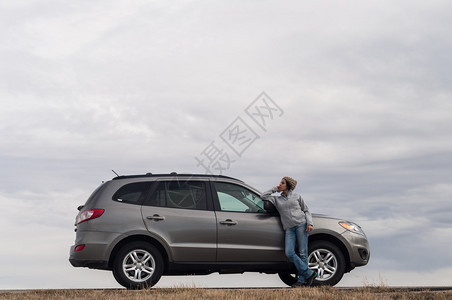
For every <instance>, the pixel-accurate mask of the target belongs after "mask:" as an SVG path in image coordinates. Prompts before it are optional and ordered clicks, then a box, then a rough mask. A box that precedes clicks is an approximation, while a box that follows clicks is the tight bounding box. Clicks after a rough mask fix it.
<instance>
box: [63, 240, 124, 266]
mask: <svg viewBox="0 0 452 300" xmlns="http://www.w3.org/2000/svg"><path fill="white" fill-rule="evenodd" d="M118 236H120V234H118V233H107V232H98V231H78V232H77V237H76V241H75V244H74V245H72V246H71V248H70V250H69V262H70V263H71V265H72V266H74V267H87V268H92V269H109V266H108V265H109V259H110V254H111V247H112V245H113V244H114V243H113V242H114V240H115V239H116V238H118ZM81 245H84V248H83V250H80V251H75V249H76V248H77V247H78V246H81Z"/></svg>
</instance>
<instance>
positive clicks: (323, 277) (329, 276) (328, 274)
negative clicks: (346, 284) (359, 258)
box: [278, 241, 345, 286]
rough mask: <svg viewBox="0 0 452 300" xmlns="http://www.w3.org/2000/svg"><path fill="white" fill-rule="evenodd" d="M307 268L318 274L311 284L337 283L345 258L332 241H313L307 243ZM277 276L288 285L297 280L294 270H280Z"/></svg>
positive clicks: (342, 270) (341, 274) (343, 267)
mask: <svg viewBox="0 0 452 300" xmlns="http://www.w3.org/2000/svg"><path fill="white" fill-rule="evenodd" d="M308 246H309V256H308V262H309V268H310V269H311V270H313V271H317V273H318V276H317V278H316V279H315V280H314V283H313V285H330V286H334V285H335V284H337V283H338V282H339V281H340V280H341V279H342V276H343V275H344V270H345V259H344V255H343V254H342V251H341V250H339V248H338V247H337V246H336V245H334V244H333V243H330V242H327V241H314V242H312V243H310V244H309V245H308ZM278 276H279V278H280V279H281V280H282V281H283V282H284V283H285V284H287V285H288V286H292V285H293V284H295V283H296V282H297V281H298V274H297V273H296V272H280V273H278Z"/></svg>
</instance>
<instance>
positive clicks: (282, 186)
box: [279, 178, 287, 191]
mask: <svg viewBox="0 0 452 300" xmlns="http://www.w3.org/2000/svg"><path fill="white" fill-rule="evenodd" d="M279 189H280V190H281V191H285V190H287V183H286V180H285V179H284V178H283V179H281V182H280V183H279Z"/></svg>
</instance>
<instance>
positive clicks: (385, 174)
mask: <svg viewBox="0 0 452 300" xmlns="http://www.w3.org/2000/svg"><path fill="white" fill-rule="evenodd" d="M0 6H1V8H2V9H1V10H0V25H1V26H0V37H1V38H2V45H1V46H0V63H1V65H2V68H1V70H0V104H1V106H2V108H1V110H0V119H1V120H2V121H1V122H0V135H1V137H2V139H1V140H0V167H1V169H2V173H3V177H2V181H1V182H0V191H1V192H0V200H1V203H2V206H3V209H2V212H1V213H2V218H1V220H0V224H1V226H2V228H6V229H8V230H6V232H7V233H5V234H6V235H7V238H8V240H9V241H11V243H10V244H11V245H19V246H18V247H16V248H14V247H13V246H11V247H10V248H6V247H5V248H3V250H2V251H4V252H1V253H0V254H2V255H4V254H5V253H7V254H8V255H11V253H13V252H14V251H15V250H16V249H17V251H18V252H20V253H22V254H24V255H26V259H25V262H26V263H27V264H36V265H37V266H40V270H45V269H46V268H47V269H48V270H51V271H52V272H57V270H64V271H65V272H66V273H69V274H70V275H68V278H71V279H74V280H76V281H77V283H76V284H74V285H75V286H83V285H85V284H86V285H88V284H92V285H90V286H96V284H95V283H91V282H90V280H91V279H92V278H99V282H102V283H101V284H100V285H103V284H105V285H106V286H111V285H113V286H116V283H115V282H114V281H112V279H111V276H110V274H108V273H105V272H100V273H97V272H96V271H92V270H79V269H73V268H69V269H68V263H67V261H66V256H67V250H64V249H66V247H68V246H69V245H68V244H70V243H72V241H73V237H74V235H73V232H72V222H73V218H74V217H75V214H76V210H75V208H76V206H78V205H80V204H82V203H83V202H84V201H85V199H86V198H87V197H88V196H89V194H90V193H91V191H92V190H94V188H95V187H96V186H97V185H98V184H100V182H101V181H102V180H106V179H109V178H111V177H112V176H113V173H112V172H111V171H110V170H111V169H115V170H116V171H118V172H119V173H121V174H127V173H144V172H149V171H150V172H154V173H158V172H170V171H178V172H182V171H186V172H201V171H202V169H200V168H199V167H197V166H196V161H195V159H194V157H195V156H196V155H198V154H199V153H200V152H201V151H202V150H203V149H205V147H207V146H208V144H209V143H210V142H212V141H214V140H219V135H220V133H221V132H222V131H223V130H224V129H225V128H226V127H227V126H228V125H229V124H231V122H232V121H233V120H234V119H235V118H236V117H237V116H239V115H243V114H244V109H245V108H246V107H247V106H248V104H249V103H251V101H253V100H254V99H255V98H256V97H257V96H258V95H259V94H260V92H262V90H265V92H266V93H267V94H268V95H269V96H270V97H271V98H272V99H273V100H275V101H276V102H277V103H278V105H280V106H281V108H282V109H283V110H284V115H283V116H282V118H280V119H277V120H274V121H273V122H272V123H271V124H270V125H271V126H269V128H268V131H267V132H263V131H259V135H260V137H261V138H260V139H258V140H257V141H256V142H255V143H254V144H253V145H251V147H250V148H249V150H247V151H246V153H244V155H243V157H234V158H233V159H235V160H236V161H235V162H234V164H232V165H231V168H230V170H228V171H227V172H226V173H227V174H228V175H232V176H235V177H239V178H241V179H244V180H245V181H247V182H249V183H250V184H252V185H254V186H256V187H257V188H259V189H262V190H264V189H267V188H270V187H271V186H273V185H274V184H276V183H277V181H278V180H279V179H280V177H281V176H284V175H286V174H288V175H292V176H293V177H295V178H299V179H300V186H299V187H298V191H299V192H301V193H302V194H303V195H304V196H305V198H306V200H307V202H308V204H309V206H310V207H311V209H312V210H313V211H315V212H321V213H328V214H331V215H334V216H340V217H344V218H350V219H352V220H354V221H357V222H358V223H359V224H361V225H362V226H363V228H364V229H365V231H366V233H367V234H368V236H369V239H370V241H371V247H372V248H373V249H374V251H373V256H372V259H371V264H370V265H369V266H368V267H364V268H359V269H357V270H355V271H353V272H352V273H351V274H348V275H346V277H345V278H344V280H345V281H344V282H346V284H353V285H359V284H361V283H362V280H363V279H362V278H356V276H355V274H364V275H365V274H367V273H366V272H367V270H369V278H372V279H371V280H376V279H374V278H377V277H378V276H377V273H380V272H381V274H382V276H383V277H385V276H388V278H389V279H388V280H389V281H390V282H389V284H390V285H393V284H394V285H397V284H399V283H400V284H402V283H405V284H410V283H413V284H415V283H416V282H421V283H422V284H424V283H425V282H426V281H425V280H424V279H423V278H422V277H420V276H414V275H413V274H414V272H415V270H413V269H409V268H416V264H412V263H411V262H412V261H411V260H410V259H409V258H410V257H411V258H412V259H417V260H420V261H425V262H426V264H428V263H429V262H431V265H432V266H433V267H432V268H431V269H430V271H429V272H431V274H435V275H441V274H443V273H442V272H443V271H439V269H440V262H439V261H438V260H437V259H434V258H432V257H431V256H428V254H427V253H426V251H424V252H423V253H421V252H419V253H415V252H413V251H412V248H413V247H414V246H413V245H415V244H416V243H421V246H422V249H424V250H426V249H427V247H428V245H430V244H432V243H437V244H440V245H441V246H442V247H443V248H450V247H449V246H450V245H449V242H448V241H447V239H444V236H447V235H448V234H449V235H450V228H451V225H450V224H451V223H450V220H449V219H450V218H449V217H448V215H447V212H448V211H450V208H451V207H450V203H451V201H450V200H451V199H450V195H451V191H452V188H451V185H450V184H449V182H451V179H452V178H451V174H450V166H451V161H452V160H451V151H450V149H452V144H451V143H452V142H451V141H452V138H451V132H452V130H451V129H452V123H451V120H450V111H451V109H452V107H451V105H452V104H451V102H450V101H449V100H450V98H451V94H452V90H451V89H450V84H449V83H450V78H451V73H450V70H452V68H451V65H450V59H449V52H450V46H451V42H450V39H447V38H444V37H447V36H450V26H448V24H449V19H450V18H449V14H450V13H449V12H450V11H451V7H450V4H449V3H447V2H446V1H433V2H432V1H430V2H429V3H426V2H422V1H414V2H413V1H409V2H408V1H405V2H404V1H402V2H398V3H393V2H391V1H380V2H378V3H377V2H375V3H371V2H366V3H363V2H359V1H352V2H350V3H348V4H347V5H343V4H337V3H334V2H332V1H327V2H320V3H317V2H316V3H310V4H306V3H300V2H296V1H291V2H285V3H281V2H275V1H269V2H265V3H259V5H256V3H254V2H253V1H245V2H243V1H242V2H240V3H231V2H216V3H215V4H213V3H210V2H207V1H181V2H175V3H171V4H168V3H164V2H163V1H153V2H148V1H135V2H133V3H127V4H125V2H122V1H101V2H97V3H91V2H80V1H79V2H76V3H75V2H74V3H60V2H58V1H34V2H33V1H14V2H4V3H2V4H0ZM248 121H250V120H248ZM221 145H222V147H224V149H225V150H227V149H228V148H227V145H225V144H224V143H223V144H221ZM63 224H65V225H63ZM420 224H421V225H420ZM428 226H432V227H433V229H431V228H430V227H428ZM418 231H421V232H422V233H423V234H424V236H423V237H422V238H419V239H418V238H417V237H416V234H417V232H418ZM43 233H44V234H47V237H46V238H44V239H40V238H39V237H40V236H42V235H43ZM24 236H25V237H26V239H25V238H23V237H24ZM372 243H373V244H372ZM394 244H397V246H398V247H399V248H400V249H402V250H405V251H406V253H409V254H410V255H402V257H403V258H404V259H400V256H399V255H400V253H398V252H397V251H396V250H398V249H392V248H391V247H390V246H391V245H394ZM38 248H39V249H41V250H45V251H42V252H39V251H38V252H37V251H35V250H37V249H38ZM52 249H54V250H55V251H57V252H58V253H59V254H58V258H57V259H56V260H53V261H52V262H50V263H49V261H50V260H51V257H50V256H49V255H50V254H48V253H56V252H52V251H53V250H52ZM28 251H30V252H28ZM63 252H64V253H63ZM435 253H436V252H435ZM34 258H36V259H34ZM40 261H43V262H45V263H46V264H44V263H43V265H45V266H43V265H40ZM63 261H64V262H63ZM449 261H450V260H449ZM379 264H381V265H384V266H386V267H388V268H389V269H388V270H385V272H382V271H381V269H380V268H379V267H377V266H378V265H379ZM410 264H411V267H409V265H410ZM374 266H375V267H374ZM398 267H404V268H406V272H405V273H403V272H400V273H398V272H397V271H395V270H394V269H396V268H398ZM60 268H61V269H60ZM391 268H393V269H391ZM435 268H436V269H435ZM442 268H444V269H448V268H449V267H448V266H447V265H446V266H443V267H442ZM408 269H409V270H408ZM14 270H15V269H14V266H12V265H8V266H7V267H5V268H4V269H3V271H0V272H1V273H0V277H1V278H2V282H3V278H15V282H24V284H27V282H31V281H33V280H34V282H38V283H37V284H36V285H35V287H37V288H38V287H65V285H66V286H70V285H71V283H68V282H65V281H63V280H62V281H59V282H58V283H55V284H54V285H49V286H47V285H46V283H45V282H43V281H42V282H41V281H36V279H33V278H32V279H31V277H36V276H35V275H36V274H34V273H33V274H32V273H30V274H32V275H33V276H31V277H30V276H29V277H27V278H24V277H21V278H23V281H18V280H16V279H17V278H18V277H13V276H12V275H11V274H16V273H15V272H16V271H14ZM72 272H73V273H72ZM92 272H95V273H92ZM360 272H363V273H360ZM80 274H83V275H80ZM88 274H93V275H88ZM94 274H96V275H94ZM97 274H102V275H97ZM105 274H107V275H105ZM387 274H389V275H387ZM349 275H350V276H352V277H350V276H349ZM14 276H19V277H20V276H22V275H21V274H16V275H14ZM79 276H80V277H82V278H80V277H79ZM91 276H92V277H91ZM357 276H361V275H357ZM376 276H377V277H376ZM396 276H400V278H406V280H402V279H400V280H398V279H397V278H398V277H396ZM41 277H42V278H45V276H41ZM84 278H87V280H84ZM216 278H217V277H215V276H210V277H209V278H208V279H205V281H204V282H206V283H205V284H208V285H210V284H213V285H214V284H215V280H217V279H216ZM221 278H223V277H221ZM232 278H233V277H231V279H230V280H231V282H232V281H233V280H234V279H232ZM240 278H241V277H240ZM348 278H352V279H350V280H349V279H348ZM68 280H70V279H68ZM93 280H97V279H93ZM259 280H260V279H259ZM4 282H7V281H4ZM201 282H202V281H201ZM432 284H433V283H432ZM40 285H41V286H40ZM201 285H203V283H201ZM8 287H10V288H21V287H23V286H20V285H16V284H14V283H13V282H12V281H11V280H9V281H8V284H7V286H5V287H4V288H8Z"/></svg>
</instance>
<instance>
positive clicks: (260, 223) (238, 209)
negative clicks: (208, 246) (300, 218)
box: [213, 182, 287, 262]
mask: <svg viewBox="0 0 452 300" xmlns="http://www.w3.org/2000/svg"><path fill="white" fill-rule="evenodd" d="M213 188H214V193H213V194H214V202H215V213H216V215H217V222H218V224H217V225H218V250H217V261H219V262H228V261H242V262H258V261H261V262H264V261H265V262H279V261H287V258H286V256H285V254H284V231H283V229H282V227H281V222H280V219H279V217H277V216H272V215H270V214H269V213H267V212H265V210H264V208H263V201H262V199H260V197H259V196H258V194H257V193H255V192H253V191H251V190H250V189H248V188H247V187H245V186H242V185H239V184H236V183H230V182H215V183H214V184H213Z"/></svg>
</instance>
